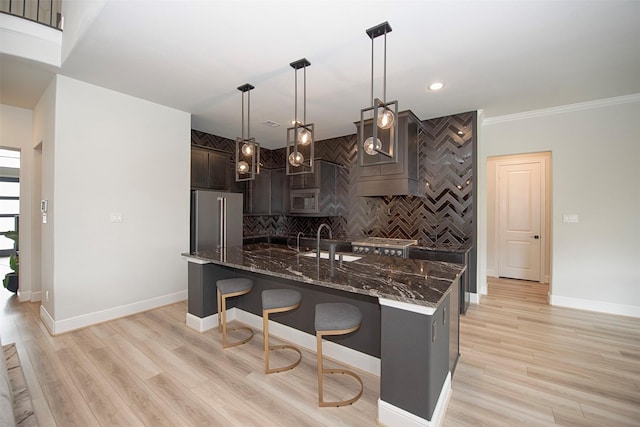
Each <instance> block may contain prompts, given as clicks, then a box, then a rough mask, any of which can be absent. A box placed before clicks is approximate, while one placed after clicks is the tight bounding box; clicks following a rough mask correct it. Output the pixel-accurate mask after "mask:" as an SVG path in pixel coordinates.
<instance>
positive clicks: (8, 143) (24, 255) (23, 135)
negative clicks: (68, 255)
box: [0, 104, 39, 301]
mask: <svg viewBox="0 0 640 427" xmlns="http://www.w3.org/2000/svg"><path fill="white" fill-rule="evenodd" d="M32 121H33V114H32V112H31V110H25V109H23V108H16V107H12V106H9V105H4V104H0V147H3V148H17V149H19V150H20V224H19V227H20V242H19V244H20V271H19V273H18V275H19V277H20V289H19V290H18V295H19V297H20V301H29V300H30V299H31V297H32V291H36V292H37V291H39V285H38V286H36V287H34V286H33V281H32V269H33V268H34V263H33V258H32V245H31V236H32V231H31V230H32V227H31V219H30V218H31V199H32V190H31V189H32V175H33V150H32V148H31V127H32ZM38 267H39V266H38ZM1 279H2V278H1V277H0V280H1Z"/></svg>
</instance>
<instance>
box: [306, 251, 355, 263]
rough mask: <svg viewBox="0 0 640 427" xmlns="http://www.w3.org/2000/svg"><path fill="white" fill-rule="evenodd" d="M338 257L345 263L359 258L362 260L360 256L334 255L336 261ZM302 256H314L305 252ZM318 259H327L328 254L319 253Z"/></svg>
mask: <svg viewBox="0 0 640 427" xmlns="http://www.w3.org/2000/svg"><path fill="white" fill-rule="evenodd" d="M340 255H342V260H343V261H345V262H351V261H357V260H359V259H360V258H362V257H361V256H353V255H346V254H336V258H335V260H336V261H339V260H340ZM302 256H308V257H314V258H315V256H316V253H315V252H307V253H306V254H304V255H302ZM320 258H322V259H329V252H326V251H320Z"/></svg>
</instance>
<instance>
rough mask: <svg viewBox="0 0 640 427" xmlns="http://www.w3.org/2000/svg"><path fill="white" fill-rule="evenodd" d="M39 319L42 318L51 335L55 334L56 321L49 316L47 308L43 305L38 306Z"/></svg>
mask: <svg viewBox="0 0 640 427" xmlns="http://www.w3.org/2000/svg"><path fill="white" fill-rule="evenodd" d="M40 319H41V320H42V323H44V326H46V327H47V330H48V331H49V333H50V334H51V335H55V330H56V328H55V324H56V322H55V321H54V320H53V317H51V315H50V314H49V312H48V311H47V309H46V308H44V305H41V306H40Z"/></svg>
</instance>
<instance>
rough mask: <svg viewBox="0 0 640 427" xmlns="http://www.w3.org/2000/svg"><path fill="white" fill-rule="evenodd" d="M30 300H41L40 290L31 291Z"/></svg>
mask: <svg viewBox="0 0 640 427" xmlns="http://www.w3.org/2000/svg"><path fill="white" fill-rule="evenodd" d="M30 301H31V302H38V301H42V291H36V292H31V299H30Z"/></svg>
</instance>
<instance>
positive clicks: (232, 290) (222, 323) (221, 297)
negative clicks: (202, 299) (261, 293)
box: [216, 278, 253, 348]
mask: <svg viewBox="0 0 640 427" xmlns="http://www.w3.org/2000/svg"><path fill="white" fill-rule="evenodd" d="M216 286H217V287H218V292H217V296H218V331H220V332H222V348H230V347H236V346H238V345H242V344H244V343H246V342H248V341H249V340H250V339H251V338H253V330H252V329H251V328H248V327H246V326H237V327H234V328H227V298H231V297H237V296H240V295H244V294H248V293H249V292H251V289H252V288H253V282H252V281H251V280H250V279H245V278H234V279H223V280H218V281H217V282H216ZM243 329H244V330H247V331H249V336H248V337H247V338H245V339H243V340H240V341H235V342H231V343H229V342H227V332H231V331H238V330H243Z"/></svg>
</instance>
